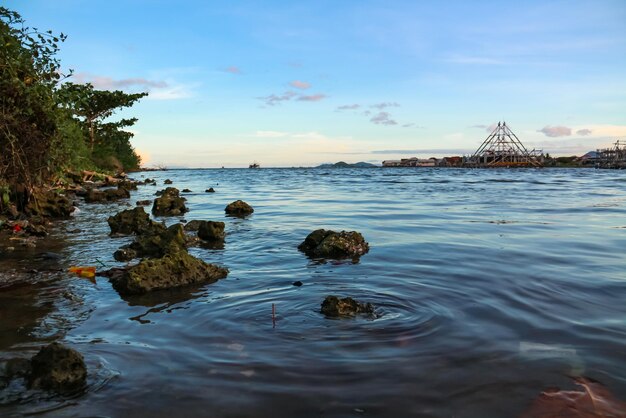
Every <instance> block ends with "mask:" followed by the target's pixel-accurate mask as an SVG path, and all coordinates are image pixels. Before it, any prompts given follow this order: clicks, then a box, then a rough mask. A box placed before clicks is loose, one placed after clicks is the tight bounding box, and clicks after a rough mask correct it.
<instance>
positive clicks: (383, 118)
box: [370, 112, 398, 126]
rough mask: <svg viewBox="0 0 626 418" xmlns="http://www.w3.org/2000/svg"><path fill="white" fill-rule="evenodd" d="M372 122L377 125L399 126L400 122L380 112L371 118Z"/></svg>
mask: <svg viewBox="0 0 626 418" xmlns="http://www.w3.org/2000/svg"><path fill="white" fill-rule="evenodd" d="M370 122H372V123H374V124H376V125H388V126H389V125H397V124H398V122H396V121H395V120H393V119H391V115H390V114H389V113H387V112H378V113H377V114H375V115H374V116H372V117H371V118H370Z"/></svg>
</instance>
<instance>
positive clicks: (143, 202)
mask: <svg viewBox="0 0 626 418" xmlns="http://www.w3.org/2000/svg"><path fill="white" fill-rule="evenodd" d="M151 203H152V200H138V201H137V206H149V205H150V204H151Z"/></svg>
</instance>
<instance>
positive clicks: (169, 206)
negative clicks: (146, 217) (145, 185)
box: [152, 187, 188, 216]
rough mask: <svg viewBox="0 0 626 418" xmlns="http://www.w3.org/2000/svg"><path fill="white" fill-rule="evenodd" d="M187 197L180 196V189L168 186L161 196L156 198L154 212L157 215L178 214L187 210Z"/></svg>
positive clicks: (153, 206)
mask: <svg viewBox="0 0 626 418" xmlns="http://www.w3.org/2000/svg"><path fill="white" fill-rule="evenodd" d="M187 211H188V209H187V207H186V206H185V199H184V198H182V197H180V196H179V192H178V189H177V188H175V187H168V188H167V189H165V190H163V192H162V193H161V197H157V198H156V199H154V204H153V205H152V214H153V215H155V216H178V215H182V214H184V213H185V212H187Z"/></svg>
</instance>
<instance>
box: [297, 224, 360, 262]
mask: <svg viewBox="0 0 626 418" xmlns="http://www.w3.org/2000/svg"><path fill="white" fill-rule="evenodd" d="M298 249H299V250H300V251H302V252H304V253H305V254H307V255H308V256H310V257H323V258H346V257H359V256H361V255H363V254H365V253H367V252H368V251H369V244H368V243H367V242H366V241H365V239H364V238H363V235H361V234H360V233H358V232H356V231H349V232H348V231H341V232H335V231H329V230H326V229H318V230H315V231H313V232H311V233H310V234H309V235H308V236H307V237H306V238H305V240H304V241H303V242H302V244H300V245H299V246H298Z"/></svg>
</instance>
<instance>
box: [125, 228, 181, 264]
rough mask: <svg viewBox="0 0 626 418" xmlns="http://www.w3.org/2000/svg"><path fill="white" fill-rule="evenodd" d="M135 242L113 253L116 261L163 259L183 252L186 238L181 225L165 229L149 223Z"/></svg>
mask: <svg viewBox="0 0 626 418" xmlns="http://www.w3.org/2000/svg"><path fill="white" fill-rule="evenodd" d="M149 225H150V226H149V228H147V229H144V230H143V231H142V233H140V234H139V235H138V236H137V238H136V239H135V241H133V242H131V243H130V244H128V245H125V246H123V247H122V248H120V249H119V250H117V251H115V253H114V254H113V257H114V258H115V259H116V260H117V261H129V260H132V259H133V258H137V257H153V258H158V257H163V256H164V255H165V254H168V253H175V252H179V251H185V243H186V237H185V233H184V231H183V226H182V225H181V224H174V225H172V226H170V227H169V228H166V227H165V226H164V225H163V224H160V223H157V222H154V221H151V223H150V224H149Z"/></svg>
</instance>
